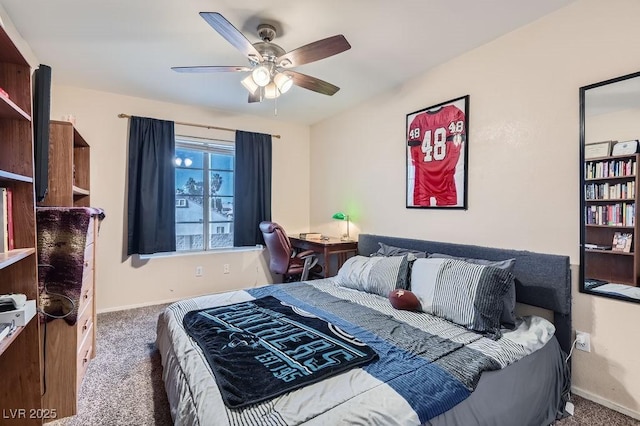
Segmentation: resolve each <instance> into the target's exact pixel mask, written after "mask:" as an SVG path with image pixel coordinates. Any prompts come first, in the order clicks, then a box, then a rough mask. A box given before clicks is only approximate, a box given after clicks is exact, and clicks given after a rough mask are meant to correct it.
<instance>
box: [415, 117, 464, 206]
mask: <svg viewBox="0 0 640 426" xmlns="http://www.w3.org/2000/svg"><path fill="white" fill-rule="evenodd" d="M465 133H466V129H465V117H464V113H463V112H462V111H461V110H460V109H459V108H458V107H456V106H453V105H447V106H445V107H443V108H440V109H438V110H437V111H425V112H423V113H420V114H418V115H416V116H415V117H414V119H413V121H412V122H411V125H410V127H409V135H408V144H409V146H410V151H411V163H412V165H413V166H414V167H415V177H414V187H413V204H414V205H416V206H429V205H431V197H435V198H436V204H437V205H439V206H455V205H456V204H457V203H458V194H457V191H456V183H455V172H456V165H457V164H458V159H459V158H460V150H461V149H462V142H463V140H464V135H465Z"/></svg>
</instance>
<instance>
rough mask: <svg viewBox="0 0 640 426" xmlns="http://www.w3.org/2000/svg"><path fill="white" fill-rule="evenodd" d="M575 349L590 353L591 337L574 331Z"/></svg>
mask: <svg viewBox="0 0 640 426" xmlns="http://www.w3.org/2000/svg"><path fill="white" fill-rule="evenodd" d="M576 349H577V350H579V351H585V352H591V335H590V334H589V333H585V332H584V331H577V330H576Z"/></svg>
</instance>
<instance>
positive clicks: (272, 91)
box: [264, 81, 280, 99]
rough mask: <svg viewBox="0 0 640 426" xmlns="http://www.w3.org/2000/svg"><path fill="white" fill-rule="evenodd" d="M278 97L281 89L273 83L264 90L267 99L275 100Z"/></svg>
mask: <svg viewBox="0 0 640 426" xmlns="http://www.w3.org/2000/svg"><path fill="white" fill-rule="evenodd" d="M278 96H280V89H278V86H276V84H275V83H274V82H273V81H272V82H271V83H269V84H267V85H266V86H265V88H264V97H265V98H267V99H275V98H277V97H278Z"/></svg>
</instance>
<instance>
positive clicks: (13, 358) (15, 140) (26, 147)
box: [0, 28, 42, 425]
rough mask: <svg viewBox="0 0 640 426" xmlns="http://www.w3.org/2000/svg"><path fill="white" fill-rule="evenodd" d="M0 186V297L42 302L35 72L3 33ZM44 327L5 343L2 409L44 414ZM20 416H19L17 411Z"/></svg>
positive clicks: (33, 326)
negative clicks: (1, 241) (5, 223)
mask: <svg viewBox="0 0 640 426" xmlns="http://www.w3.org/2000/svg"><path fill="white" fill-rule="evenodd" d="M0 88H2V89H3V90H4V91H5V92H6V93H7V94H8V96H4V95H0V186H2V187H7V188H11V189H12V191H13V227H14V238H15V247H16V248H15V250H11V251H9V252H7V253H2V254H0V293H24V294H25V295H26V296H27V299H35V300H38V272H37V270H38V269H37V266H38V265H37V260H36V222H35V195H34V187H33V175H34V167H33V136H32V135H33V132H32V123H31V102H32V98H31V67H30V66H29V64H28V62H27V61H26V60H25V59H24V57H23V56H22V54H21V53H20V51H19V50H18V49H17V48H16V46H15V45H14V44H13V42H12V40H11V39H10V37H9V36H8V35H7V33H6V32H5V31H4V29H3V28H0ZM40 349H41V347H40V324H39V321H38V320H37V317H36V318H33V319H32V320H31V321H30V322H29V323H27V325H26V326H24V327H18V329H17V330H16V331H15V332H14V333H13V334H12V335H11V336H9V337H6V338H5V339H3V340H1V341H0V375H1V376H2V386H0V407H2V409H3V410H4V413H10V411H9V410H20V409H24V410H26V411H25V412H26V413H27V414H28V413H29V411H30V410H39V409H41V408H42V401H41V395H42V373H41V362H40V356H41V350H40ZM14 412H15V411H14ZM26 417H27V418H15V419H11V418H9V419H7V418H3V420H2V424H5V423H6V424H8V425H13V424H15V425H22V424H29V425H31V424H34V425H35V424H42V420H41V419H38V418H28V417H29V416H28V415H27V416H26Z"/></svg>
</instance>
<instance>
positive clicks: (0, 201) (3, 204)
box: [0, 188, 13, 253]
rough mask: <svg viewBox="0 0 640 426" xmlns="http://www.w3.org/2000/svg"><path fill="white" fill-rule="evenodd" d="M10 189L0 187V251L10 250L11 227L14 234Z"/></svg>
mask: <svg viewBox="0 0 640 426" xmlns="http://www.w3.org/2000/svg"><path fill="white" fill-rule="evenodd" d="M9 193H10V190H9V189H8V188H0V253H4V252H7V251H9V250H10V248H9V229H10V228H11V235H12V236H13V216H12V214H10V211H9V197H12V196H11V195H8V194H9Z"/></svg>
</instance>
